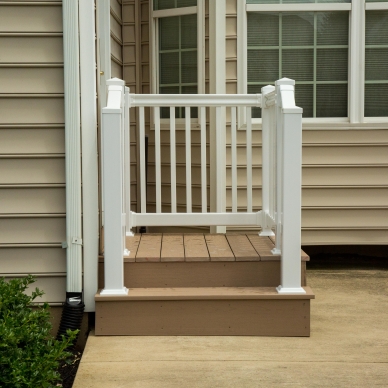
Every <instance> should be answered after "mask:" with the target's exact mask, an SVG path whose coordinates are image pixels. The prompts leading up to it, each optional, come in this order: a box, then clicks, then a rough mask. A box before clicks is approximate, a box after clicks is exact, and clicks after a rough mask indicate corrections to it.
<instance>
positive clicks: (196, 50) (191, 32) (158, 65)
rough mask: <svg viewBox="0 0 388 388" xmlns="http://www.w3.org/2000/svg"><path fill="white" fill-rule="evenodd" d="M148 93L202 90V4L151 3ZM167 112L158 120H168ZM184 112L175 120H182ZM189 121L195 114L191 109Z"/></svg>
mask: <svg viewBox="0 0 388 388" xmlns="http://www.w3.org/2000/svg"><path fill="white" fill-rule="evenodd" d="M151 12H152V20H153V23H151V34H152V38H153V48H152V57H153V66H152V71H153V74H152V84H153V85H152V91H153V92H154V93H161V94H196V93H203V89H204V69H203V67H204V52H203V51H204V28H203V26H204V4H203V0H154V3H153V10H152V11H151ZM169 114H170V113H169V109H168V108H163V109H162V110H161V117H162V118H168V117H169ZM184 114H185V113H184V109H182V108H177V109H176V117H177V118H184ZM191 114H192V116H191V117H193V118H195V117H197V112H196V110H195V109H192V112H191Z"/></svg>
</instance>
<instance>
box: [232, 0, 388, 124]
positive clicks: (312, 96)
mask: <svg viewBox="0 0 388 388" xmlns="http://www.w3.org/2000/svg"><path fill="white" fill-rule="evenodd" d="M238 34H239V36H240V38H239V43H238V44H239V55H238V58H239V65H238V73H239V74H238V83H239V87H238V89H239V93H245V92H248V93H260V90H261V88H262V87H263V86H265V85H268V84H273V83H274V81H275V80H277V79H279V78H283V77H288V78H293V79H295V81H296V89H295V98H296V103H297V104H298V105H299V106H301V107H303V109H304V112H303V117H304V118H311V119H315V120H317V119H318V122H319V121H327V122H351V123H361V122H364V121H371V120H372V121H373V118H376V119H375V120H378V119H377V118H378V117H387V116H388V109H387V106H388V67H387V65H386V63H387V62H388V2H378V1H376V2H369V1H368V0H366V2H365V1H364V0H353V2H350V0H315V1H314V0H246V1H241V3H240V4H239V9H238ZM363 65H365V72H364V70H363V69H364V66H363ZM260 112H261V111H260V110H259V109H257V110H254V112H253V115H254V117H256V118H259V117H260ZM369 118H371V119H369ZM380 121H381V119H380ZM313 122H315V121H313Z"/></svg>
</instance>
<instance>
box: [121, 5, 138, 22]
mask: <svg viewBox="0 0 388 388" xmlns="http://www.w3.org/2000/svg"><path fill="white" fill-rule="evenodd" d="M123 13H124V17H123V20H124V22H125V23H135V4H125V3H124V4H123Z"/></svg>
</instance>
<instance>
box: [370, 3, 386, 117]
mask: <svg viewBox="0 0 388 388" xmlns="http://www.w3.org/2000/svg"><path fill="white" fill-rule="evenodd" d="M381 116H388V11H382V10H379V11H366V20H365V117H381Z"/></svg>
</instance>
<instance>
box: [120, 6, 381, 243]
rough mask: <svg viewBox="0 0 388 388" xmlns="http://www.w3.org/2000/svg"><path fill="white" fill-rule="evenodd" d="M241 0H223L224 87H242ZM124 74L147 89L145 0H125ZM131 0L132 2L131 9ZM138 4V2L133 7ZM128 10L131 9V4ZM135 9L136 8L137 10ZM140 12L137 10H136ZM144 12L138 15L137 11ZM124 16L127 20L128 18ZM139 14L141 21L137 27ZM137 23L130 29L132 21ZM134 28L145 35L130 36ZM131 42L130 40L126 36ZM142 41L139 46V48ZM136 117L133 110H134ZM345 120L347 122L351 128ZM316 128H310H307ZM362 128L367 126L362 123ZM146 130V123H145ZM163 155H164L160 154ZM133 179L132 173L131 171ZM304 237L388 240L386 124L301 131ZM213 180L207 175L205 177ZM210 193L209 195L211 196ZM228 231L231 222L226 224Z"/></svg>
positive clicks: (241, 179) (196, 205) (256, 177)
mask: <svg viewBox="0 0 388 388" xmlns="http://www.w3.org/2000/svg"><path fill="white" fill-rule="evenodd" d="M237 1H239V0H226V37H225V38H226V41H225V44H226V63H225V66H226V90H227V93H236V92H237V16H236V15H237ZM123 5H124V10H125V9H126V10H127V11H124V15H123V18H124V29H126V31H127V33H126V34H124V36H125V38H124V41H125V43H124V57H125V60H124V61H125V63H124V75H125V77H126V78H125V79H126V83H127V85H128V86H130V87H131V90H133V88H135V90H138V91H139V92H140V93H148V92H149V81H148V80H149V67H148V62H149V61H148V52H149V42H148V39H149V38H148V31H149V26H148V14H149V9H148V1H141V0H125V1H124V4H123ZM126 7H127V8H126ZM136 7H139V8H136ZM129 9H131V11H129ZM136 9H137V11H136ZM136 12H138V13H136ZM139 13H140V16H138V17H136V15H139ZM126 20H127V22H126ZM137 20H140V21H141V22H140V23H141V26H139V27H137V28H136V27H135V26H136V25H137V24H136V23H137V22H136V21H137ZM132 27H133V28H132ZM128 31H133V33H137V34H139V35H137V36H140V39H137V38H136V35H135V36H133V33H132V32H128ZM208 31H209V25H208V2H206V20H205V47H206V61H205V65H206V66H205V79H206V90H207V91H208V84H209V67H208V55H209V50H208V47H209V45H208V35H209V32H208ZM126 42H127V43H126ZM139 46H140V47H139ZM133 118H134V116H133ZM346 127H347V128H346ZM310 128H311V127H310ZM364 128H365V127H364ZM148 129H149V128H148ZM148 134H149V169H148V189H149V190H148V194H147V197H148V205H149V206H148V210H149V211H154V209H155V188H154V187H155V178H154V176H155V167H154V156H153V152H154V140H153V131H148ZM176 136H177V138H176V142H177V150H178V151H177V157H178V159H179V158H180V159H179V160H178V162H181V163H180V164H179V165H178V166H177V198H178V211H185V194H186V189H185V166H184V160H183V159H182V158H183V155H184V132H183V131H179V130H178V131H177V135H176ZM161 137H162V138H161V140H162V148H163V151H165V152H163V154H164V155H168V151H169V132H168V131H162V133H161ZM237 138H238V144H239V148H238V164H239V166H238V186H239V188H238V193H239V194H238V195H239V203H238V206H239V209H241V210H243V209H244V207H245V206H246V188H245V187H246V175H245V166H246V161H245V160H246V159H245V150H244V144H245V131H243V130H241V131H238V136H237ZM227 147H228V149H227V164H228V167H227V193H226V197H227V208H228V210H231V190H230V184H231V170H230V128H229V126H228V127H227ZM253 147H254V149H253V167H254V171H253V183H254V185H253V186H254V208H255V209H257V210H258V209H260V208H261V184H262V182H261V131H260V130H254V131H253ZM163 154H162V155H163ZM192 155H193V168H192V182H193V211H199V209H200V195H199V194H200V166H199V134H198V131H197V132H196V131H193V137H192ZM169 179H170V166H169V160H168V157H166V159H165V160H164V161H163V164H162V186H163V191H162V203H163V206H162V207H163V211H166V212H168V211H170V197H169V196H170V190H169V183H170V181H169ZM132 180H134V178H133V176H132ZM302 184H303V190H302V206H303V209H302V242H303V244H306V245H330V244H387V243H388V196H387V194H388V125H387V126H386V127H385V126H383V125H382V126H380V127H379V129H374V127H373V125H371V126H370V128H368V129H363V127H362V126H360V125H358V126H356V127H355V128H354V129H353V128H352V127H350V126H349V125H346V124H344V129H341V130H333V129H332V128H331V127H330V124H327V125H321V126H320V129H318V130H316V129H314V130H312V129H309V127H308V126H306V125H305V126H304V130H303V169H302ZM208 185H209V182H208ZM208 200H209V199H208ZM228 230H229V229H228Z"/></svg>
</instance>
